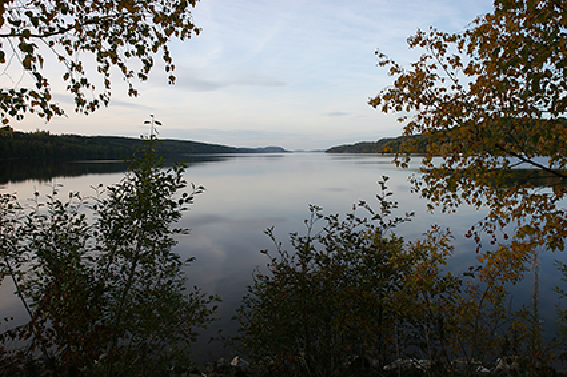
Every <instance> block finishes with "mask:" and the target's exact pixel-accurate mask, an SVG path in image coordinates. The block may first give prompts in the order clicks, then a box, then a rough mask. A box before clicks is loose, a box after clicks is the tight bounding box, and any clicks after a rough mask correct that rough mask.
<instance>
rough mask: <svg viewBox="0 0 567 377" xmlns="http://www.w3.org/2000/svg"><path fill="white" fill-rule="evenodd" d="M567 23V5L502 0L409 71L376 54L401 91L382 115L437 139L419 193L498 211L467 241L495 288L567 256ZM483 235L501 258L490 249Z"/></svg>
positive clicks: (420, 40)
mask: <svg viewBox="0 0 567 377" xmlns="http://www.w3.org/2000/svg"><path fill="white" fill-rule="evenodd" d="M565 15H566V6H565V3H564V2H562V1H555V0H544V1H529V0H520V1H509V0H495V2H494V10H493V12H491V13H488V14H485V15H483V16H480V17H478V18H477V19H475V20H474V21H473V22H472V24H470V25H469V28H468V29H467V30H465V31H464V32H459V33H447V32H442V31H439V30H437V29H433V28H432V29H431V30H430V31H429V32H424V31H421V30H420V31H418V32H417V33H416V35H414V36H413V37H410V38H409V39H408V44H409V46H410V47H411V48H422V49H424V50H425V51H424V53H423V54H422V55H421V57H420V58H419V60H418V61H416V62H415V63H412V64H411V67H410V68H409V69H407V70H406V69H404V68H402V66H401V65H399V64H398V63H396V62H394V61H393V60H391V59H389V58H388V57H387V56H386V55H385V54H384V53H382V52H380V51H377V52H376V54H377V56H378V59H379V62H378V64H379V66H382V67H387V68H388V69H389V73H390V74H391V75H392V76H394V77H395V81H394V84H393V86H392V87H389V88H386V89H383V90H382V91H381V92H380V93H379V94H378V95H377V96H376V97H375V98H373V99H371V100H370V101H369V103H370V105H371V106H373V107H375V108H379V109H381V110H382V111H383V112H396V113H400V114H401V116H400V118H399V121H400V122H402V123H403V124H404V135H406V136H411V135H417V134H421V135H425V136H426V137H429V138H430V140H432V141H435V143H430V144H429V146H428V153H427V155H426V156H425V157H424V158H423V160H422V164H423V167H422V172H423V173H424V175H423V178H422V179H418V178H414V179H413V183H414V185H415V186H414V189H415V191H416V192H418V193H420V194H421V195H422V196H423V197H425V198H427V199H429V200H430V201H431V202H432V203H433V204H435V205H437V206H439V207H440V208H441V210H442V211H443V212H446V211H453V212H454V211H455V209H456V207H458V206H459V205H461V204H463V203H466V204H469V205H473V206H476V207H477V208H480V207H481V206H487V207H488V208H489V214H488V216H487V217H486V218H485V219H484V220H483V221H480V222H479V224H477V225H475V226H472V227H471V229H470V230H469V232H468V233H467V234H466V236H467V237H473V238H474V239H475V241H476V243H477V253H479V252H480V250H481V249H483V254H482V255H479V258H478V259H479V261H480V262H481V263H483V268H482V269H481V270H480V274H481V276H482V277H483V278H484V279H485V280H487V281H490V280H495V279H498V280H501V281H513V282H515V281H517V280H519V279H521V278H522V273H523V272H524V271H526V269H527V263H528V262H529V261H531V260H533V257H534V253H537V252H538V250H541V249H544V250H551V251H556V250H564V248H565V238H566V237H567V214H566V212H565V210H564V209H563V208H562V207H561V206H560V205H559V202H560V201H561V200H562V199H563V198H565V195H566V193H567V186H566V185H565V183H566V182H567V181H566V178H567V169H566V168H567V157H566V155H565V151H566V150H567V149H566V140H567V121H566V119H565V118H564V115H565V111H566V106H567V98H566V96H565V92H566V89H567V80H565V77H567V71H566V70H567V66H566V64H565V53H566V52H567V28H566V27H565V26H566V24H567V19H566V17H565ZM434 156H440V157H441V159H440V160H437V159H434V158H433V157H434ZM409 160H410V153H407V154H403V155H402V154H398V155H397V156H396V161H397V163H398V164H400V165H401V166H403V167H406V166H407V165H408V162H409ZM517 166H522V167H527V168H530V169H532V171H533V172H534V174H533V175H534V177H536V176H537V177H538V178H542V177H543V178H544V179H545V178H552V179H551V180H550V183H551V184H550V187H548V188H538V187H536V184H534V182H532V181H530V179H529V174H528V176H527V178H528V179H519V175H518V174H516V173H517V171H515V170H514V168H515V167H517ZM430 208H431V209H433V208H434V207H433V206H431V207H430ZM497 231H502V232H503V235H502V236H501V238H500V239H501V240H502V239H503V242H502V241H501V242H498V241H497V237H496V232H497ZM509 231H511V232H513V233H514V234H513V237H511V239H510V240H509V241H507V240H508V239H509V236H508V234H507V233H508V232H509ZM483 232H484V233H486V234H488V237H489V241H490V244H491V245H494V246H493V248H494V249H492V250H491V249H490V248H491V246H488V247H487V245H486V243H484V244H483V242H482V238H481V235H482V233H483ZM497 244H498V245H497ZM533 309H534V313H535V314H536V315H537V308H533ZM537 322H539V321H535V322H534V323H537ZM537 326H538V325H537ZM536 348H537V347H536ZM534 349H535V348H534ZM534 352H535V353H538V352H539V354H537V355H536V354H535V353H534V354H533V355H532V356H534V359H537V358H539V357H541V352H540V351H534Z"/></svg>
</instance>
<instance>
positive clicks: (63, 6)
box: [0, 0, 200, 124]
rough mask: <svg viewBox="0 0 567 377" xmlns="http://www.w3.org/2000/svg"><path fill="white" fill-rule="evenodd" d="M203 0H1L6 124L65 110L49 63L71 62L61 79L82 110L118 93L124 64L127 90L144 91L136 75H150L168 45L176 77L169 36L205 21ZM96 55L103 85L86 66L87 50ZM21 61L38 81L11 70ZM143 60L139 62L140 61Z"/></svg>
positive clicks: (0, 107) (0, 93)
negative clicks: (199, 13)
mask: <svg viewBox="0 0 567 377" xmlns="http://www.w3.org/2000/svg"><path fill="white" fill-rule="evenodd" d="M196 2H197V0H188V1H187V0H174V1H159V0H152V1H142V0H122V1H112V0H102V1H96V0H70V1H53V0H33V1H28V2H21V1H16V0H8V1H7V2H4V1H2V2H0V14H1V16H2V17H0V70H1V71H2V72H3V74H2V75H3V76H4V79H8V80H9V81H10V82H11V83H12V85H11V86H12V87H7V86H3V88H2V89H0V117H1V118H2V122H3V123H4V124H8V123H9V122H10V119H12V118H13V119H16V120H21V119H23V117H24V114H25V113H26V112H30V113H35V114H37V115H38V116H40V117H42V118H45V119H46V120H49V119H51V118H52V117H53V116H57V115H63V114H64V110H63V109H62V108H61V107H60V106H59V104H58V103H57V102H55V101H54V99H53V94H52V85H53V81H52V80H50V79H49V78H48V77H47V75H46V73H45V70H44V69H45V67H46V66H47V65H49V66H53V64H54V63H55V62H56V63H59V64H61V65H63V66H64V69H65V73H64V74H63V76H62V79H63V81H64V82H66V84H67V87H66V89H67V91H69V92H71V93H72V94H73V95H74V97H75V110H76V111H77V112H83V113H85V114H89V113H91V112H93V111H95V110H96V109H98V108H100V107H101V105H105V106H107V105H108V104H109V102H110V97H111V86H112V85H111V84H112V82H111V72H112V70H113V68H114V67H116V68H118V69H119V71H120V72H121V74H122V76H123V78H124V79H125V80H126V81H127V82H128V85H129V88H128V95H130V96H137V95H138V91H137V90H136V88H135V87H134V85H133V80H134V79H137V80H140V81H145V80H147V79H148V74H149V73H150V71H151V69H152V68H153V66H154V56H155V55H156V54H158V53H162V57H163V61H164V63H165V71H166V72H169V73H170V74H169V77H168V81H169V84H174V83H175V76H174V75H173V71H174V70H175V64H173V60H172V58H171V56H170V53H169V49H168V43H169V41H170V40H171V39H172V38H179V39H180V40H184V39H189V38H191V36H192V34H193V32H194V33H195V34H199V31H200V29H198V28H196V26H195V25H194V24H193V20H192V17H191V8H192V7H195V5H196ZM85 53H87V54H89V55H90V56H92V57H94V59H95V61H96V69H97V72H98V74H99V75H101V76H102V82H103V88H96V87H95V85H94V83H93V82H94V81H93V75H92V74H88V73H87V69H86V67H85V65H84V63H83V61H82V59H83V56H84V54H85ZM17 67H20V68H19V70H20V71H21V75H22V77H23V76H28V77H29V78H31V82H32V83H33V84H34V85H30V86H29V87H26V86H20V82H22V77H20V78H19V79H18V78H17V77H16V78H14V77H12V76H11V75H10V74H9V73H8V72H11V70H12V69H16V68H17ZM134 67H136V68H134Z"/></svg>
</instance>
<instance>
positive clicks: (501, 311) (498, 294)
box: [237, 178, 533, 376]
mask: <svg viewBox="0 0 567 377" xmlns="http://www.w3.org/2000/svg"><path fill="white" fill-rule="evenodd" d="M386 180H387V178H385V179H384V180H383V181H381V182H379V183H380V185H381V192H380V194H379V195H378V199H379V204H380V210H379V211H377V212H374V211H372V209H371V208H370V207H369V206H368V205H367V204H366V203H360V205H359V206H357V208H355V210H356V211H358V212H359V211H360V210H363V211H366V213H367V214H366V217H361V216H359V215H357V212H354V213H350V214H347V215H346V216H345V218H344V219H343V220H341V219H340V218H339V215H331V216H323V215H322V214H321V208H319V207H317V206H311V207H310V211H311V216H310V218H309V219H308V220H306V222H305V223H306V234H305V235H303V236H300V235H299V234H297V233H293V234H291V246H292V251H286V250H284V249H283V248H282V245H281V243H279V242H278V241H277V240H276V238H275V236H274V233H273V228H271V229H268V230H267V234H268V236H269V237H271V239H272V240H273V241H274V243H275V245H276V253H275V254H274V253H270V252H269V251H262V253H264V254H266V255H267V256H268V257H269V260H270V262H269V264H268V266H267V272H262V271H261V270H260V269H257V270H256V271H255V274H254V283H253V284H252V285H251V286H250V287H249V293H248V294H247V296H246V297H244V299H243V304H242V306H241V307H240V308H239V309H238V311H237V319H238V320H239V322H240V336H239V337H238V338H237V340H238V341H240V342H241V343H240V349H241V351H242V352H243V354H246V355H248V357H250V358H251V359H252V360H253V361H254V362H256V363H257V365H265V366H266V368H265V371H266V373H270V374H272V375H296V376H300V375H308V376H342V375H362V374H365V373H368V374H369V375H374V374H376V373H378V374H381V373H385V369H384V367H386V369H388V368H390V369H392V368H395V367H396V365H397V363H398V362H397V361H396V360H400V359H402V360H404V359H405V360H409V359H414V360H424V361H422V362H421V364H420V367H421V368H422V372H423V371H424V370H427V373H428V374H429V375H445V374H453V373H459V374H460V375H463V374H464V375H473V374H476V373H477V370H478V368H479V366H480V361H482V362H485V363H488V362H494V360H495V359H496V358H497V357H500V356H508V355H518V354H519V352H522V351H525V349H526V345H527V344H528V340H529V339H528V338H529V328H528V327H527V326H526V323H527V320H526V318H525V317H523V315H525V314H526V312H525V310H520V311H518V312H512V311H511V310H509V309H508V307H507V305H506V304H507V300H508V296H507V294H506V291H505V289H504V287H503V285H502V283H501V282H500V281H499V280H497V279H495V280H487V279H484V280H483V279H482V276H480V275H479V271H480V270H481V269H480V267H472V268H471V269H470V270H468V271H466V272H464V273H463V274H462V275H459V276H456V275H454V274H451V273H450V272H447V271H444V270H443V267H444V265H445V264H446V263H447V260H448V258H449V257H450V256H451V255H452V253H453V247H452V246H451V244H450V240H451V235H450V233H449V232H448V231H443V230H441V229H439V228H438V227H436V226H433V227H432V228H431V230H430V231H429V232H427V233H426V234H424V237H423V238H422V239H420V240H416V241H413V242H407V241H405V240H404V239H402V238H401V237H398V236H396V235H395V233H394V232H393V230H394V228H395V227H396V226H397V225H399V224H400V223H402V222H405V221H409V220H410V219H411V214H405V215H404V216H401V217H395V216H394V215H393V213H392V211H393V210H395V209H396V208H397V203H395V202H392V201H390V200H388V197H389V196H391V195H392V194H391V193H390V192H388V191H387V188H386ZM320 223H323V226H321V227H320V228H317V227H318V225H319V224H320ZM317 229H318V230H317ZM532 364H533V363H532ZM485 365H488V364H485ZM522 365H523V366H525V368H527V369H529V368H531V367H532V366H533V365H530V361H529V360H527V359H526V360H524V359H522ZM404 375H405V374H404Z"/></svg>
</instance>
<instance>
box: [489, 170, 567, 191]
mask: <svg viewBox="0 0 567 377" xmlns="http://www.w3.org/2000/svg"><path fill="white" fill-rule="evenodd" d="M528 183H529V184H531V185H532V186H534V187H556V186H565V185H567V182H566V181H565V180H564V179H563V178H561V177H559V176H557V175H555V174H552V173H550V172H547V171H543V170H539V169H508V170H507V171H506V174H505V175H504V180H500V177H498V179H495V180H493V181H492V182H491V184H490V185H491V186H492V187H499V188H508V187H514V186H516V185H517V184H521V185H525V184H528Z"/></svg>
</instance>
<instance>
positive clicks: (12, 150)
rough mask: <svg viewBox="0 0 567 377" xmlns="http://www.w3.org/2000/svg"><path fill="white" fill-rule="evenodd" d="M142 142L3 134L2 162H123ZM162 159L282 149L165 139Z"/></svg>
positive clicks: (160, 147) (0, 141)
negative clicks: (9, 160)
mask: <svg viewBox="0 0 567 377" xmlns="http://www.w3.org/2000/svg"><path fill="white" fill-rule="evenodd" d="M140 143H141V141H140V139H136V138H128V137H121V136H80V135H52V134H50V133H49V132H48V131H36V132H18V131H13V132H4V133H3V134H0V160H1V159H58V160H77V159H80V160H109V159H124V158H126V157H128V156H130V155H131V153H132V149H133V148H134V147H136V146H139V145H140ZM156 151H157V153H158V154H159V155H160V156H163V157H168V156H178V155H183V154H198V153H201V154H203V153H263V152H265V153H270V152H272V153H273V152H285V150H284V149H283V148H278V147H268V148H234V147H228V146H225V145H219V144H207V143H201V142H197V141H191V140H162V141H161V143H160V144H157V145H156Z"/></svg>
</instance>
